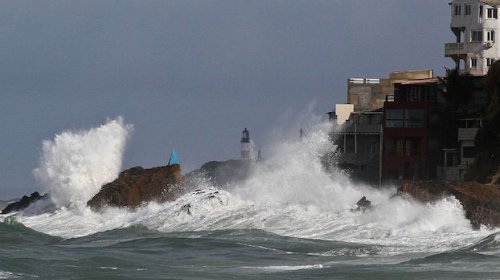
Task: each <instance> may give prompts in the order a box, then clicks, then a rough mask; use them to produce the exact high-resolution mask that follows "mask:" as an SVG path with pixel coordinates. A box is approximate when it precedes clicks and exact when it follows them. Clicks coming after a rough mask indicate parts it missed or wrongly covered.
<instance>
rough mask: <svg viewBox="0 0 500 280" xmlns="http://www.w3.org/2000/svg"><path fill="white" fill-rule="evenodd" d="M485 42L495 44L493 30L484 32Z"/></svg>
mask: <svg viewBox="0 0 500 280" xmlns="http://www.w3.org/2000/svg"><path fill="white" fill-rule="evenodd" d="M486 40H487V41H489V42H495V30H490V31H488V32H486Z"/></svg>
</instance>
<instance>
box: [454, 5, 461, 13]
mask: <svg viewBox="0 0 500 280" xmlns="http://www.w3.org/2000/svg"><path fill="white" fill-rule="evenodd" d="M461 14H462V6H461V5H455V15H456V16H459V15H461Z"/></svg>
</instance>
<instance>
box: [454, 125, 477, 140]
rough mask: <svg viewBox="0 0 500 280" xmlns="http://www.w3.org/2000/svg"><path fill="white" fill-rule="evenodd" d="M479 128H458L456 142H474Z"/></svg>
mask: <svg viewBox="0 0 500 280" xmlns="http://www.w3.org/2000/svg"><path fill="white" fill-rule="evenodd" d="M478 130H479V128H459V129H458V141H467V140H474V139H475V138H476V134H477V131H478Z"/></svg>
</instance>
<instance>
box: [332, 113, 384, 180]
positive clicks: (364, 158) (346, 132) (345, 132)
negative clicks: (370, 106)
mask: <svg viewBox="0 0 500 280" xmlns="http://www.w3.org/2000/svg"><path fill="white" fill-rule="evenodd" d="M382 120H383V112H382V109H378V110H374V111H370V112H353V113H351V114H350V116H349V119H348V120H347V121H346V122H345V123H344V125H343V129H342V130H341V131H340V132H339V134H338V136H337V138H336V144H337V150H338V153H337V162H338V166H339V167H340V168H342V169H344V170H349V172H350V173H351V177H352V178H355V179H357V180H359V181H362V182H365V183H369V184H372V185H379V184H380V183H381V176H380V175H381V173H380V147H381V144H380V143H381V132H382Z"/></svg>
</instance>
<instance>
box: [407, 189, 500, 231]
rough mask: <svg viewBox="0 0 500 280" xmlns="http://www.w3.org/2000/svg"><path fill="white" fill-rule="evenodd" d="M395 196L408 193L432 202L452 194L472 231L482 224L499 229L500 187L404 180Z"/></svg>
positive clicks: (421, 199)
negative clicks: (460, 205) (461, 207)
mask: <svg viewBox="0 0 500 280" xmlns="http://www.w3.org/2000/svg"><path fill="white" fill-rule="evenodd" d="M398 193H400V194H409V195H410V196H411V197H413V198H415V199H417V200H419V201H421V202H432V201H436V200H438V199H441V198H443V197H445V196H450V195H451V196H454V197H455V198H456V199H458V200H459V201H460V203H461V204H462V206H463V208H464V211H465V216H466V218H467V219H469V220H470V222H471V225H472V226H473V227H474V228H476V229H478V228H479V227H480V226H481V225H486V226H489V227H499V226H500V185H485V184H480V183H477V182H465V183H461V184H453V183H445V182H440V181H405V182H403V184H402V186H401V188H400V189H399V190H398Z"/></svg>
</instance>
